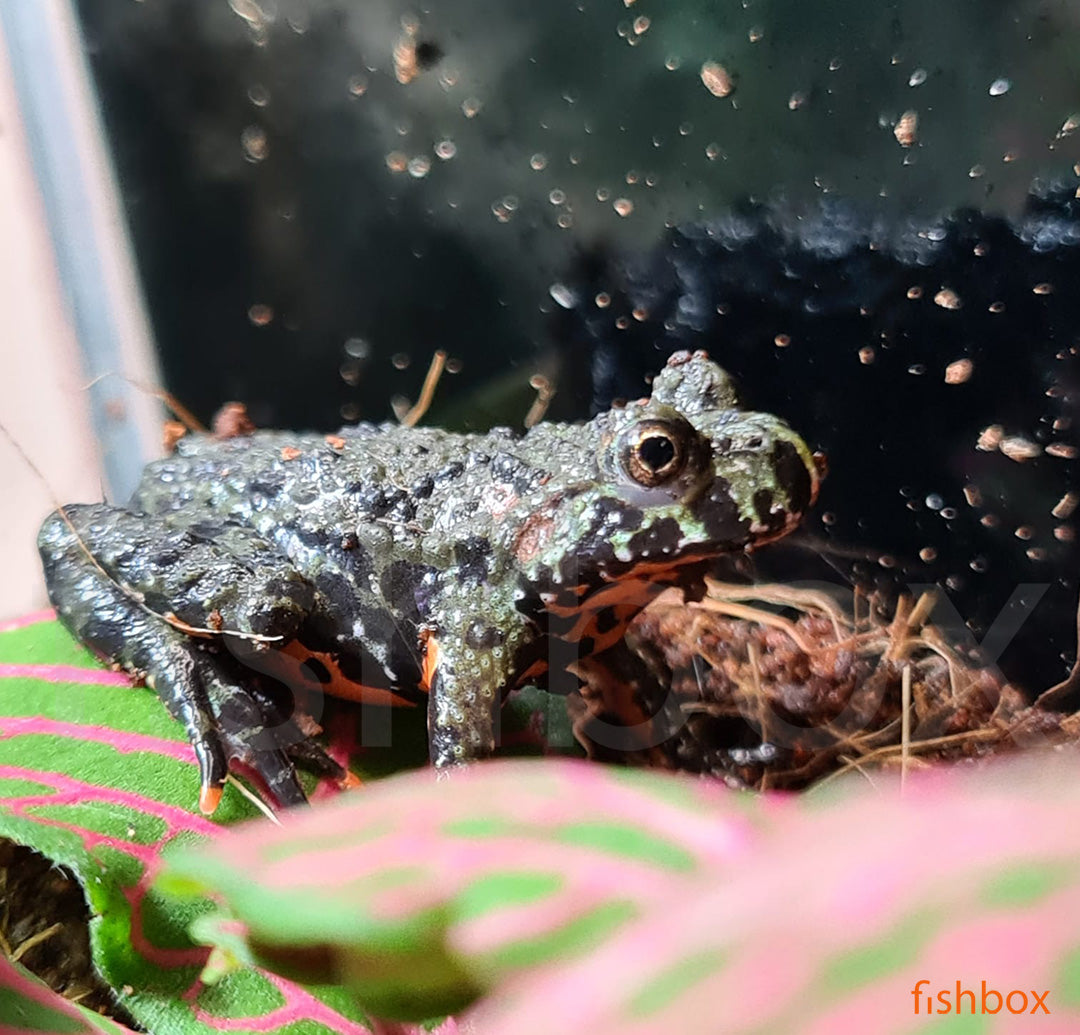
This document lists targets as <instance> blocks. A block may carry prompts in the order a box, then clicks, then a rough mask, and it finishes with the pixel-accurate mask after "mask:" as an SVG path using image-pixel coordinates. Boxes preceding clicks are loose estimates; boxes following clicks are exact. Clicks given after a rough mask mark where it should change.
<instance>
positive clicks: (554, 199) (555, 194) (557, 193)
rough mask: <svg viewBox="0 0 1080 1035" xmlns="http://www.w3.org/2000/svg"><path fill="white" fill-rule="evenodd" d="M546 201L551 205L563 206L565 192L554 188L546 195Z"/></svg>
mask: <svg viewBox="0 0 1080 1035" xmlns="http://www.w3.org/2000/svg"><path fill="white" fill-rule="evenodd" d="M548 201H550V202H551V203H552V204H553V205H563V204H565V203H566V191H563V190H559V188H558V187H556V188H555V189H554V190H553V191H552V192H551V193H550V194H549V195H548Z"/></svg>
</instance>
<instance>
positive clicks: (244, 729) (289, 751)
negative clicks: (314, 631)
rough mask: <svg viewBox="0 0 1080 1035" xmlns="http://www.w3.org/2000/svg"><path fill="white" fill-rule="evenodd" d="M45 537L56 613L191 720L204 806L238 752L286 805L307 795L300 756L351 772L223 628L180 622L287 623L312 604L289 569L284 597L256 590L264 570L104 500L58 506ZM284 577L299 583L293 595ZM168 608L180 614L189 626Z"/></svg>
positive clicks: (270, 627) (333, 770) (273, 626)
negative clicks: (229, 643) (239, 611)
mask: <svg viewBox="0 0 1080 1035" xmlns="http://www.w3.org/2000/svg"><path fill="white" fill-rule="evenodd" d="M38 546H39V549H40V551H41V557H42V562H43V564H44V568H45V576H46V583H47V585H48V588H49V596H50V598H51V600H52V602H53V604H54V605H55V607H56V610H57V614H58V616H59V618H60V620H61V621H62V622H63V623H64V624H65V625H66V626H67V627H68V628H69V629H70V630H71V631H72V632H73V633H74V634H75V635H76V636H77V637H78V638H79V639H80V640H81V641H82V642H83V643H85V644H86V645H87V646H89V647H91V648H92V649H93V650H95V651H97V652H98V653H99V654H101V655H103V656H104V657H105V658H106V659H107V660H108V661H110V662H112V663H113V664H116V665H118V666H120V667H121V668H123V669H125V670H126V671H128V672H131V673H134V674H136V675H138V676H140V677H141V678H144V679H145V680H146V682H147V683H148V684H149V685H150V686H152V687H153V688H154V689H155V690H156V691H157V693H158V695H159V696H160V697H161V699H162V701H163V702H164V703H165V705H166V706H167V707H168V709H169V711H170V712H171V713H172V714H173V715H174V716H175V717H176V718H177V719H179V720H180V721H181V722H182V723H183V724H184V727H185V729H186V731H187V735H188V737H189V739H190V740H191V743H192V746H193V748H194V750H195V756H196V759H197V761H198V765H199V774H200V784H201V791H200V796H199V804H200V807H201V808H202V809H203V811H205V812H212V811H213V809H214V807H215V806H216V804H217V802H218V800H219V799H220V797H221V789H222V787H223V785H224V783H225V779H226V777H227V775H228V769H229V764H230V762H239V763H241V764H243V765H246V766H248V767H249V768H251V769H252V770H253V771H254V772H255V773H257V774H258V775H259V777H260V778H261V779H262V780H263V782H264V783H265V784H266V786H267V788H268V790H269V791H270V793H271V794H272V795H273V796H274V798H275V799H276V800H277V801H278V802H280V803H281V804H283V805H291V804H296V803H299V802H302V801H304V800H305V799H304V793H303V790H302V788H301V787H300V784H299V781H298V780H297V776H296V770H295V766H294V764H293V758H294V757H295V758H297V759H298V760H300V761H301V763H302V764H304V765H305V767H306V768H310V769H313V770H315V771H316V772H318V773H319V774H320V775H328V776H332V777H334V778H335V779H338V780H339V781H344V780H345V778H346V773H345V771H344V770H343V769H342V768H341V767H340V766H338V765H337V763H336V762H334V761H333V760H332V759H330V758H329V756H327V755H326V754H325V752H323V751H322V749H321V748H319V747H318V746H317V745H316V744H315V743H314V742H313V741H311V740H310V739H309V738H308V737H307V736H306V734H305V733H304V732H303V731H302V730H301V728H300V725H299V724H298V723H297V721H296V718H295V717H287V709H286V708H285V707H284V706H283V705H282V704H281V703H280V701H279V700H278V699H277V698H276V697H275V695H274V693H273V692H272V690H271V689H270V688H269V686H268V682H267V681H266V680H265V679H264V678H263V677H262V676H260V675H259V674H258V673H256V672H252V671H249V670H248V669H247V668H245V666H244V665H243V664H242V663H241V662H240V661H239V660H237V659H236V658H234V657H233V656H232V654H231V653H229V651H227V650H226V649H225V646H226V645H225V642H224V640H225V637H223V636H212V635H209V633H210V630H209V629H206V632H207V634H208V635H207V636H206V638H204V639H197V638H195V637H194V636H192V635H189V634H188V632H186V631H183V630H184V629H188V630H190V629H191V628H192V627H195V626H203V627H206V626H208V625H213V624H218V623H219V622H226V621H231V620H236V621H242V622H244V623H245V624H247V625H248V626H249V627H250V626H251V625H253V624H254V625H255V626H257V627H259V628H262V629H264V630H266V632H265V633H264V634H263V635H267V636H270V635H274V633H275V632H277V631H278V630H280V629H286V630H289V626H290V625H291V624H292V622H293V617H294V614H295V613H297V612H302V610H303V604H304V600H303V586H302V585H301V584H299V583H297V582H296V580H295V579H292V580H290V579H289V578H288V577H287V576H289V574H290V573H289V572H287V571H284V572H282V573H281V578H282V579H283V582H282V583H281V584H280V585H276V586H274V587H273V588H274V589H275V591H276V593H277V595H276V596H275V595H274V594H273V593H265V594H264V597H259V594H258V590H259V588H260V587H259V586H258V585H257V584H253V583H258V582H259V580H262V581H263V582H265V579H266V571H265V570H263V571H260V572H258V573H253V572H251V571H250V570H244V569H243V568H242V566H241V565H239V564H238V563H237V562H236V560H235V558H232V557H230V556H228V555H226V554H225V553H224V552H223V551H217V550H215V548H214V547H213V546H212V545H211V544H207V543H201V542H198V541H197V540H196V539H195V538H194V537H192V536H190V535H188V534H187V533H184V532H176V531H171V530H169V529H168V528H166V527H165V526H164V525H161V524H160V523H159V522H158V521H157V520H156V519H154V518H148V517H145V516H142V515H134V514H131V513H130V512H128V511H124V510H120V509H118V508H112V507H107V506H104V505H93V506H86V507H69V508H66V509H65V511H64V513H63V514H61V513H59V512H57V513H55V514H53V515H51V516H50V517H49V518H48V519H47V520H46V522H45V524H44V525H43V526H42V529H41V533H40V535H39V537H38ZM155 562H156V563H155ZM223 579H224V580H226V581H225V582H223V581H222V580H223ZM282 586H284V587H285V589H286V590H288V589H289V588H290V587H291V588H292V590H293V592H292V595H291V597H290V596H289V594H288V593H287V592H282ZM215 587H218V588H217V589H215ZM247 599H266V600H268V601H270V603H267V604H266V605H265V606H262V605H258V606H257V608H256V611H255V617H254V619H252V617H251V614H252V612H251V611H250V609H249V610H248V611H247V613H246V614H245V615H244V616H243V617H237V616H236V615H235V613H230V612H235V610H236V601H237V600H240V601H241V603H242V602H243V601H244V600H247ZM151 602H153V606H151ZM211 605H213V606H211ZM219 605H224V612H222V611H221V610H220V609H219ZM259 607H261V610H259V609H258V608H259ZM165 612H172V613H173V614H176V613H177V612H180V614H181V616H182V622H183V623H184V624H179V623H176V622H175V621H174V620H169V619H167V618H166V617H164V614H165ZM203 612H206V613H203ZM210 612H217V613H218V617H216V618H215V617H214V616H213V615H212V614H211V613H210ZM222 614H224V617H222ZM289 632H290V633H291V630H289Z"/></svg>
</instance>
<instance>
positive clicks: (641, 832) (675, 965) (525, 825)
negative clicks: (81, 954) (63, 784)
mask: <svg viewBox="0 0 1080 1035" xmlns="http://www.w3.org/2000/svg"><path fill="white" fill-rule="evenodd" d="M1078 814H1080V765H1078V763H1077V759H1076V757H1067V758H1063V757H1057V758H1054V759H1044V758H1039V759H1037V760H1036V761H1035V762H1034V763H1032V762H1027V763H1025V764H1002V765H1000V767H999V768H997V769H983V770H980V771H978V772H973V773H966V774H964V775H963V776H961V775H959V774H934V775H931V776H928V777H924V778H922V779H917V780H914V781H913V782H912V785H911V786H909V788H908V791H907V793H906V794H904V795H900V794H898V793H896V790H895V788H889V789H886V790H884V791H881V790H875V789H872V788H869V787H866V788H861V789H858V790H857V791H856V792H855V793H851V791H850V788H849V789H848V790H847V791H845V793H844V794H843V795H841V796H821V797H819V798H815V797H810V798H804V799H801V800H796V799H792V798H789V799H782V800H780V801H777V800H776V799H770V800H767V801H764V802H759V803H758V806H757V807H755V808H754V809H752V810H751V811H750V812H748V811H747V799H745V798H742V797H740V796H738V795H733V794H731V793H728V792H725V791H723V790H722V789H717V788H714V787H709V786H706V785H704V784H701V783H694V782H691V781H689V780H686V779H685V778H680V777H676V776H670V775H665V774H660V773H630V772H626V771H621V772H620V771H618V770H614V769H609V768H604V767H600V766H595V765H594V766H589V765H585V764H581V763H575V762H569V761H556V760H550V761H548V762H545V763H537V762H521V761H515V762H495V763H488V764H485V765H479V766H474V767H471V768H470V769H469V770H467V771H465V772H462V773H454V774H452V775H451V777H450V778H449V779H448V780H442V781H437V780H435V779H433V778H432V777H431V776H430V774H424V773H417V774H411V775H407V776H402V777H395V778H391V779H390V780H387V781H385V782H383V783H382V784H380V785H379V786H377V787H375V788H373V789H371V790H369V792H368V793H367V794H365V795H363V796H362V797H358V798H352V799H348V800H342V801H339V802H336V803H332V804H330V805H329V806H326V807H322V808H320V809H319V810H317V811H313V812H312V813H310V814H308V815H304V816H295V817H290V818H289V819H290V821H289V822H288V823H287V824H286V825H285V826H284V827H283V828H280V829H278V828H275V829H271V828H268V827H266V826H265V825H262V826H248V827H242V828H240V829H238V830H236V831H234V832H231V833H230V834H229V835H228V836H226V837H224V838H222V839H220V840H219V841H217V842H216V843H215V844H214V845H213V846H212V848H211V849H210V850H208V851H187V852H185V853H184V854H183V855H182V856H179V857H176V858H174V859H173V860H172V862H171V864H170V865H171V869H170V871H169V874H168V875H167V876H166V877H165V878H164V879H165V880H166V883H167V884H169V883H171V885H172V887H173V889H174V890H175V889H177V888H187V889H188V890H191V889H193V888H206V887H212V888H214V889H216V890H217V891H219V892H221V893H222V894H223V896H224V898H225V900H226V902H227V903H228V905H229V907H230V908H231V909H232V913H233V916H234V917H235V918H236V920H237V921H238V922H239V924H240V925H241V926H239V927H238V928H235V929H238V930H240V931H241V932H242V933H243V932H246V938H247V942H248V944H249V946H250V947H251V949H252V951H254V952H255V953H256V954H261V956H262V958H263V959H264V960H267V961H269V962H271V963H277V962H278V961H281V962H283V963H284V964H285V965H288V964H289V962H290V961H299V962H300V963H307V964H312V963H314V964H316V968H317V974H318V977H319V978H320V979H321V980H327V979H334V980H337V981H340V982H341V983H342V984H343V985H344V986H346V987H348V988H350V989H351V991H352V992H353V993H354V994H355V995H356V996H357V997H358V998H359V1000H360V1001H361V1002H363V1003H365V1004H367V1005H369V1006H376V1007H377V1008H378V1009H379V1010H380V1011H382V1012H384V1013H388V1014H389V1013H393V1012H395V1011H396V1012H397V1013H398V1014H404V1015H407V1014H408V1007H409V1005H410V1004H412V1003H415V1002H424V998H423V997H424V995H425V993H426V991H427V990H429V989H430V988H431V987H433V985H436V986H437V985H438V984H439V982H441V981H443V980H444V979H445V976H446V973H447V972H448V968H449V967H451V966H456V967H457V968H458V972H459V974H460V975H461V980H462V981H463V982H467V986H468V987H471V988H473V989H475V990H477V991H478V992H479V996H478V998H477V1000H476V1002H475V1003H474V1005H473V1006H472V1007H471V1008H470V1009H469V1010H468V1011H466V1012H465V1014H463V1015H462V1016H461V1017H460V1018H459V1020H460V1021H461V1024H462V1027H463V1028H464V1029H465V1030H468V1031H471V1032H475V1033H476V1035H541V1033H548V1032H552V1031H561V1032H604V1033H605V1035H670V1033H672V1032H679V1033H680V1035H682V1033H686V1035H696V1033H700V1035H724V1033H746V1035H751V1033H763V1032H769V1033H774V1035H781V1033H793V1035H794V1033H799V1035H825V1033H830V1035H831V1033H839V1035H847V1033H852V1035H853V1033H864V1032H870V1031H872V1032H875V1033H882V1035H887V1033H896V1035H901V1033H911V1035H915V1033H917V1032H918V1033H922V1032H925V1031H928V1030H934V1031H937V1030H939V1028H938V1027H933V1028H931V1027H930V1022H931V1021H939V1022H941V1023H944V1022H945V1018H942V1017H940V1016H939V1017H937V1018H931V1017H929V1016H928V1015H927V1012H926V1003H925V993H926V992H927V991H931V992H932V993H934V994H936V992H937V991H939V990H950V991H951V990H954V989H955V985H956V982H958V981H959V982H961V986H962V988H966V989H974V990H975V993H976V996H978V995H979V994H980V993H981V990H982V985H981V983H982V982H983V981H986V983H987V987H988V988H990V989H999V990H1001V992H1002V993H1003V994H1007V993H1008V992H1009V991H1011V990H1014V989H1019V990H1021V991H1023V992H1024V993H1025V995H1026V996H1027V1001H1028V1005H1029V1006H1034V1003H1035V1000H1034V998H1033V995H1032V990H1035V991H1037V992H1038V993H1039V994H1040V995H1041V994H1042V993H1043V992H1048V993H1049V995H1048V998H1047V1003H1048V1005H1049V1007H1050V1008H1051V1011H1052V1014H1051V1017H1050V1018H1045V1017H1044V1018H1041V1019H1040V1021H1039V1026H1038V1030H1039V1031H1041V1032H1054V1033H1064V1032H1071V1031H1080V825H1078V824H1077V823H1076V822H1075V821H1074V817H1075V816H1076V815H1078ZM435 934H437V937H438V939H439V940H440V941H439V945H440V946H441V951H442V955H441V956H440V955H437V954H435V953H433V951H432V950H433V943H432V937H433V935H435ZM387 947H390V948H391V949H392V952H393V953H394V954H395V961H396V963H398V964H400V966H397V967H396V968H395V969H394V970H393V971H392V972H390V973H387V972H385V971H383V970H381V969H378V968H377V966H376V964H377V963H378V961H379V960H383V959H385V958H386V951H387ZM924 979H925V982H926V983H925V984H924V985H923V986H921V988H922V994H923V998H922V999H921V1000H920V1006H921V1013H919V1014H916V1013H915V1012H914V1006H915V998H916V997H915V996H913V994H912V989H913V988H915V987H916V982H918V981H920V980H924ZM467 986H466V985H462V986H461V988H462V989H464V988H466V987H467ZM953 994H954V993H953ZM935 1002H936V1003H937V1006H938V1009H939V1010H940V1009H941V1003H940V1001H938V1000H935ZM965 1002H966V1001H965ZM992 1002H993V1000H992V999H991V1004H992ZM1013 1002H1014V1003H1018V1002H1019V997H1015V998H1014V1000H1013ZM1000 1014H1002V1015H1003V1016H998V1015H990V1016H985V1017H979V1018H977V1019H976V1018H972V1017H970V1016H968V1017H967V1018H966V1020H958V1019H957V1018H956V1016H955V1014H953V1015H952V1018H951V1020H952V1021H953V1022H955V1023H956V1024H957V1025H958V1026H955V1027H947V1030H949V1031H972V1032H987V1033H993V1032H1009V1031H1014V1030H1018V1029H1017V1028H1016V1027H1015V1025H1016V1024H1017V1023H1019V1022H1017V1020H1016V1018H1015V1017H1014V1016H1013V1015H1012V1014H1011V1013H1009V1011H1008V1010H1007V1009H1002V1010H1001V1011H1000ZM968 1021H970V1022H971V1024H970V1025H967V1026H965V1024H967V1022H968ZM940 1030H941V1031H944V1030H946V1028H940ZM1024 1030H1026V1028H1025V1029H1024ZM1033 1030H1034V1029H1033Z"/></svg>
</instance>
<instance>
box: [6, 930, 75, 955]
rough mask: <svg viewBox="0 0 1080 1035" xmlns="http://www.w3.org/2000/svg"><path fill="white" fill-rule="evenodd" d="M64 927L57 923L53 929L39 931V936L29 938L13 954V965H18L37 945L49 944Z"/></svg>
mask: <svg viewBox="0 0 1080 1035" xmlns="http://www.w3.org/2000/svg"><path fill="white" fill-rule="evenodd" d="M63 927H64V925H63V924H61V923H55V924H53V925H52V926H51V927H46V928H45V930H44V931H38V933H37V934H35V935H32V936H31V937H29V938H27V939H26V941H24V942H23V943H22V945H20V946H19V947H18V948H17V949H16V950H15V951H14V952H13V953H11V960H12V962H13V963H18V962H19V960H21V959H22V958H23V956H25V955H26V954H27V953H28V952H29V951H30V950H31V949H32V948H34V946H35V945H40V944H41V943H42V942H47V941H48V940H49V939H50V938H51V937H52V936H53V935H54V934H56V933H57V931H61V930H63Z"/></svg>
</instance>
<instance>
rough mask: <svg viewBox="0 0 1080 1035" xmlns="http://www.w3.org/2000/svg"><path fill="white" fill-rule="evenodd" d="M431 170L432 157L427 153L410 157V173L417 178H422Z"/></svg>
mask: <svg viewBox="0 0 1080 1035" xmlns="http://www.w3.org/2000/svg"><path fill="white" fill-rule="evenodd" d="M429 172H431V159H430V158H428V156H427V155H417V156H416V157H415V158H410V159H409V175H410V176H411V177H413V179H415V180H422V179H423V178H424V177H425V176H427V174H428V173H429Z"/></svg>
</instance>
